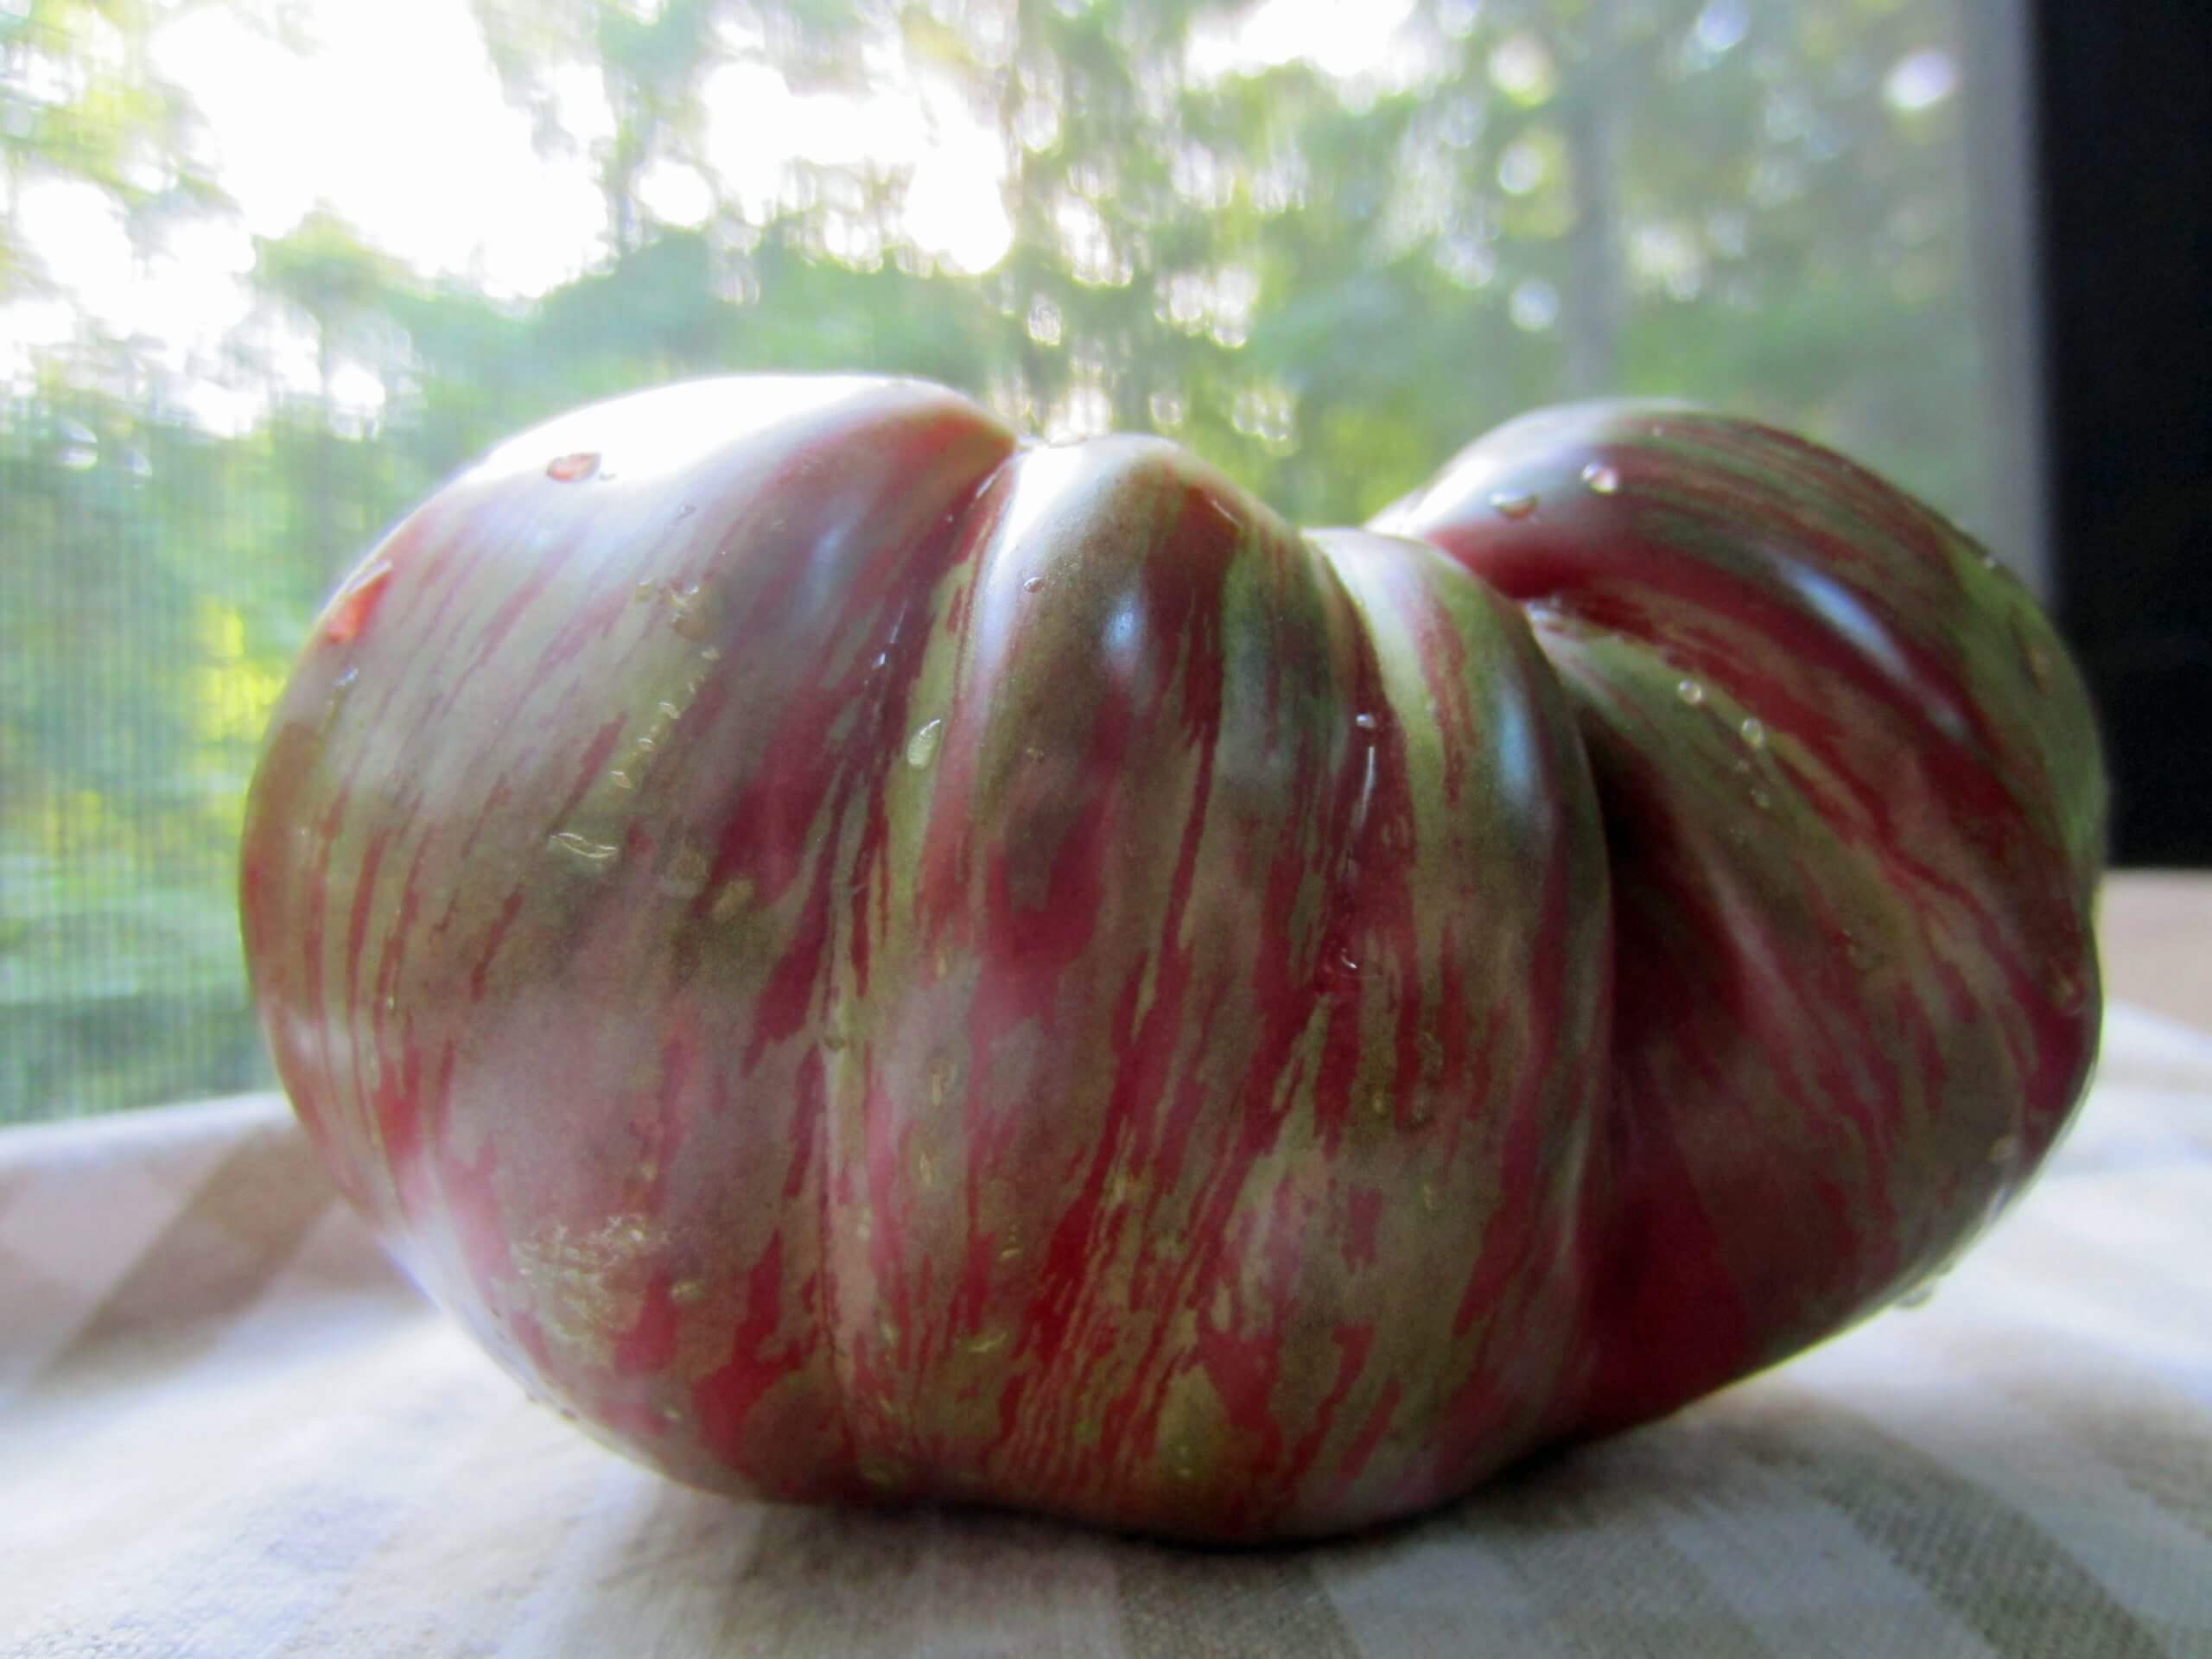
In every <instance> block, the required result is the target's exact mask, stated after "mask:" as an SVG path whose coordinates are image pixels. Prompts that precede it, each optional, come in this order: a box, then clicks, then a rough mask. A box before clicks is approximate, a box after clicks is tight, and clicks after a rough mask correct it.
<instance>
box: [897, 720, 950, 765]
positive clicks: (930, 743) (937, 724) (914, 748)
mask: <svg viewBox="0 0 2212 1659" xmlns="http://www.w3.org/2000/svg"><path fill="white" fill-rule="evenodd" d="M943 736H944V721H942V720H929V721H923V722H922V723H921V724H920V725H919V726H917V727H916V728H914V734H913V735H912V737H910V738H908V739H907V740H906V764H907V765H908V766H927V765H929V763H930V762H931V761H932V760H936V759H937V746H938V739H940V738H941V737H943Z"/></svg>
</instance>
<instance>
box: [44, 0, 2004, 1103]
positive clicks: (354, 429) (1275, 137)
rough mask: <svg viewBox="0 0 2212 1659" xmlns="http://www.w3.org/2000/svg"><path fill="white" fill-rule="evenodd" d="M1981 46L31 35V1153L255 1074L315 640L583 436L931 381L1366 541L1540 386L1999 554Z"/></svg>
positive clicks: (1501, 32)
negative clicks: (546, 433)
mask: <svg viewBox="0 0 2212 1659" xmlns="http://www.w3.org/2000/svg"><path fill="white" fill-rule="evenodd" d="M1957 29H1958V19H1957V18H1956V17H1955V16H1954V12H1953V8H1952V6H1951V4H1950V3H1948V0H1357V3H1332V0H1263V3H1260V4H1257V5H1243V6H1228V5H1192V4H1176V3H1167V0H1099V3H1084V0H1049V3H1034V0H1020V3H1008V0H973V3H969V0H934V3H899V0H881V3H876V4H870V5H845V4H839V3H834V0H794V3H791V4H790V5H787V6H777V5H773V4H765V3H764V4H747V3H733V0H662V3H658V4H656V3H652V0H557V3H552V4H542V3H535V0H378V3H375V4H373V5H370V4H363V3H358V0H251V3H249V0H237V3H219V0H200V3H191V4H188V3H182V0H102V3H90V0H0V64H3V65H4V77H3V78H0V375H4V401H3V402H0V550H4V558H5V588H4V601H0V617H4V623H3V624H0V626H4V639H3V640H0V1118H5V1117H40V1116H60V1115H66V1114H71V1113H79V1112H91V1111H99V1110H105V1109H113V1108H120V1107H131V1106H140V1105H147V1104H152V1103H162V1102H168V1101H175V1100H179V1099H182V1098H187V1097H189V1096H196V1095H204V1094H207V1093H211V1092H221V1091H230V1090H243V1089H248V1088H253V1087H257V1086H263V1085H264V1084H266V1083H267V1082H268V1081H269V1073H268V1071H267V1070H266V1066H265V1062H264V1059H263V1058H262V1054H261V1048H260V1042H259V1038H258V1035H257V1033H256V1031H255V1030H254V1028H253V1023H252V1020H251V1014H250V1013H249V1011H248V1008H247V1005H246V999H245V986H244V976H243V969H242V967H241V963H240V959H239V954H238V941H237V929H236V922H235V909H234V894H233V883H234V861H235V843H236V838H237V833H238V825H239V820H240V813H241V806H242V798H243V794H244V790H245V784H246V781H247V779H248V777H249V775H250V772H251V766H252V764H253V759H254V754H255V747H256V743H257V738H258V736H259V733H260V728H261V726H262V723H263V721H264V718H265V716H266V715H267V713H268V710H269V709H270V705H271V702H272V701H273V699H274V698H275V696H276V695H277V690H278V689H279V687H280V685H281V684H282V682H283V676H284V674H285V671H286V668H287V664H288V662H289V658H290V655H291V653H292V652H293V650H294V649H295V647H296V645H297V644H298V643H299V642H300V640H301V639H302V637H303V635H304V632H305V629H306V627H307V625H308V619H309V618H310V616H311V615H312V614H313V613H314V610H315V607H316V606H317V604H318V603H319V601H320V600H321V597H322V596H323V595H324V594H326V593H327V591H328V590H329V588H331V586H332V584H333V583H334V581H335V580H336V579H337V578H338V576H339V575H340V574H341V572H342V571H343V570H344V569H346V567H347V566H348V565H349V564H350V563H352V562H353V560H354V559H355V558H356V557H358V556H359V554H360V553H361V552H362V551H364V550H365V548H366V547H367V546H368V545H369V544H370V543H372V541H373V539H374V538H375V537H376V535H377V534H378V531H379V530H380V528H381V527H382V526H384V525H385V524H388V523H390V522H391V520H392V519H393V518H395V517H396V516H397V514H398V513H399V512H403V511H404V509H405V508H406V507H407V506H409V505H410V504H411V503H412V502H413V501H415V500H416V499H419V497H420V496H421V495H422V494H423V493H425V492H426V491H428V490H429V488H431V487H432V486H434V485H435V483H436V482H437V481H438V480H440V479H441V478H442V476H443V475H445V474H447V473H448V472H449V471H450V470H451V469H453V468H454V467H456V466H458V465H459V464H461V463H462V462H463V461H466V460H467V458H469V457H470V456H471V455H472V454H474V453H476V452H478V451H479V450H480V449H481V448H483V447H485V446H486V445H487V444H488V443H489V442H492V441H493V440H494V439H496V438H498V437H499V436H501V435H505V434H506V433H508V432H510V431H512V430H513V429H516V428H517V427H518V426H520V425H523V424H524V423H529V422H531V421H534V420H536V419H537V418H539V417H541V416H545V415H548V414H550V413H552V412H554V411H556V410H559V409H562V408H563V407H566V406H569V405H572V404H576V403H579V402H582V401H584V400H587V399H589V398H593V397H599V396H601V395H605V394H607V393H611V392H614V391H622V390H627V389H630V388H633V387H637V386H640V385H647V384H651V383H654V382H658V381H664V380H667V379H670V378H677V377H682V376H690V375H698V374H705V373H712V372H728V371H734V370H743V369H747V368H770V367H772V368H777V369H833V368H834V369H861V370H870V371H880V372H901V373H910V374H919V375H924V376H928V377H931V378H936V379H939V380H943V381H945V382H948V383H950V384H951V385H956V386H958V387H961V388H963V389H964V390H967V391H970V392H972V393H973V394H975V395H976V396H977V397H981V398H982V399H984V400H986V401H988V403H990V404H992V405H994V406H995V408H997V409H998V410H1001V412H1002V413H1004V414H1005V415H1007V416H1010V417H1012V418H1014V419H1015V420H1017V421H1019V422H1020V423H1024V424H1026V425H1027V426H1028V427H1030V428H1031V429H1035V430H1037V431H1039V432H1042V433H1045V434H1047V435H1053V436H1058V437H1069V436H1076V435H1082V434H1085V433H1090V432H1094V431H1102V430H1105V429H1137V430H1154V431H1159V432H1163V433H1166V434H1168V435H1173V436H1174V437H1176V438H1178V439H1179V440H1181V441H1183V442H1186V443H1188V444H1189V445H1191V446H1192V447H1193V448H1196V449H1198V450H1199V451H1200V452H1202V453H1203V454H1205V455H1206V456H1208V457H1209V458H1210V459H1211V460H1212V461H1215V462H1216V463H1217V464H1218V465H1220V466H1222V467H1224V468H1225V469H1226V470H1228V471H1229V472H1230V474H1233V475H1234V476H1236V477H1237V478H1238V479H1239V480H1242V481H1243V482H1244V483H1246V484H1247V485H1249V486H1251V487H1252V488H1253V489H1255V491H1257V492H1258V493H1261V494H1262V496H1263V497H1264V498H1265V499H1268V500H1269V501H1271V502H1272V503H1273V504H1274V505H1276V506H1277V507H1278V508H1280V509H1281V510H1282V511H1283V512H1286V513H1287V514H1289V515H1291V516H1293V517H1295V518H1301V519H1304V520H1306V521H1307V522H1314V523H1325V522H1346V521H1356V520H1357V519H1359V518H1363V517H1364V516H1365V515H1367V514H1368V513H1370V512H1373V511H1374V510H1376V508H1378V507H1379V506H1381V505H1383V504H1384V503H1385V502H1387V501H1389V500H1390V499H1392V498H1393V497H1394V496H1395V495H1396V494H1398V493H1401V492H1402V491H1403V490H1405V489H1406V488H1408V486H1411V485H1412V484H1413V483H1414V482H1415V481H1417V480H1419V479H1420V478H1421V477H1422V476H1423V475H1424V474H1427V472H1428V471H1429V470H1431V469H1432V468H1433V467H1434V466H1435V465H1436V464H1437V463H1438V462H1439V461H1441V460H1442V459H1444V458H1445V457H1446V455H1447V454H1450V453H1451V452H1452V450H1454V449H1455V448H1458V447H1459V445H1460V444H1462V443H1463V442H1465V441H1467V440H1468V439H1470V438H1471V437H1473V436H1474V435H1477V434H1478V433H1479V432H1480V431H1482V430H1483V429H1485V428H1486V427H1488V426H1489V425H1491V424H1492V423H1496V422H1497V421H1499V420H1502V419H1503V418H1505V417H1506V416H1510V415H1512V414H1514V413H1516V412H1517V411H1519V410H1522V409H1525V408H1527V407H1529V406H1531V405H1534V404H1540V403H1543V402H1548V401H1553V400H1558V399H1561V398H1569V397H1588V396H1596V395H1606V394H1612V393H1620V392H1627V393H1656V394H1666V395H1670V396H1681V397H1693V398H1695V399H1698V400H1700V401H1704V402H1707V403H1711V404H1717V405H1719V406H1723V407H1726V408H1728V409H1731V410H1736V411H1739V412H1743V413H1748V414H1752V415H1757V416H1765V417H1768V418H1770V419H1773V420H1777V421H1779V422H1782V423H1786V424H1789V425H1791V426H1795V427H1798V428H1801V429H1805V430H1808V431H1809V432H1810V433H1812V434H1814V435H1817V436H1819V437H1821V438H1823V439H1825V440H1827V441H1828V442H1834V443H1836V444H1838V445H1840V446H1842V447H1843V448H1847V450H1849V451H1851V452H1852V453H1853V454H1857V455H1859V456H1860V457H1862V458H1863V459H1866V460H1867V461H1871V462H1872V463H1873V464H1874V465H1875V466H1877V467H1880V468H1882V469H1884V470H1885V471H1887V472H1889V473H1891V474H1892V475H1894V476H1895V477H1896V478H1897V480H1899V481H1901V482H1903V483H1904V484H1905V485H1907V486H1910V487H1911V488H1913V489H1916V490H1917V491H1919V492H1921V493H1923V494H1925V495H1927V496H1928V497H1929V498H1931V499H1933V500H1934V501H1935V502H1936V503H1937V504H1938V505H1942V506H1943V507H1944V508H1946V509H1948V511H1949V512H1952V513H1953V514H1954V515H1955V516H1956V517H1958V518H1961V520H1963V521H1964V522H1965V523H1967V524H1968V525H1969V527H1979V528H1983V529H1985V530H1986V529H1987V528H1988V527H1989V526H1990V524H1991V523H1992V518H1993V512H1998V511H1999V510H2000V509H2001V507H2002V504H2003V499H2004V487H2005V486H2004V480H2003V479H2002V478H2001V477H1999V478H1997V479H1995V480H1993V478H1992V477H1991V476H1990V475H1989V474H1992V473H2001V472H2002V470H2003V469H2002V468H2001V467H1996V466H1995V465H1994V464H1993V456H1992V455H1991V454H1988V453H1986V450H1985V447H1984V443H1983V441H1982V440H1981V438H1980V432H1981V431H1982V429H1983V427H1984V423H1985V419H1984V417H1985V416H1986V410H1985V407H1984V403H1985V387H1986V386H1987V385H1989V384H1990V376H1989V374H1988V372H1986V368H1985V364H1984V360H1983V359H1984V357H1985V354H1986V353H1985V349H1984V343H1985V341H1986V339H1987V338H1988V332H1987V330H1986V328H1980V327H1978V326H1977V325H1978V321H1980V320H1979V319H1978V317H1977V315H1976V308H1975V306H1974V295H1975V294H1976V293H1977V292H1978V291H1980V289H1979V288H1978V285H1977V282H1976V279H1975V272H1974V269H1973V261H1972V259H1971V257H1970V256H1971V254H1972V252H1973V249H1974V237H1973V235H1972V234H1971V222H1972V219H1973V217H1974V216H1973V214H1972V213H1970V212H1969V208H1970V207H1972V206H1973V203H1972V202H1971V201H1970V200H1969V198H1970V192H1969V189H1968V180H1969V178H1970V177H1971V176H1974V175H1975V168H1974V167H1972V166H1970V165H1969V162H1970V161H1972V160H1973V158H1972V157H1971V156H1969V154H1968V149H1969V146H1968V144H1967V140H1966V137H1965V134H1966V132H1967V122H1966V121H1965V120H1964V119H1963V118H1962V110H1963V108H1964V106H1965V105H1966V104H1967V101H1968V99H1970V97H1971V96H1972V95H1973V92H1974V89H1973V88H1971V87H1962V86H1961V77H1962V74H1963V73H1964V71H1965V66H1966V62H1967V54H1966V53H1965V52H1964V51H1962V49H1961V44H1960V41H1959V39H1958V36H1957ZM2005 551H2007V552H2008V553H2010V552H2013V551H2015V550H2013V549H2011V548H2007V549H2005Z"/></svg>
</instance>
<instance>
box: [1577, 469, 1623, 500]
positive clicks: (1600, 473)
mask: <svg viewBox="0 0 2212 1659" xmlns="http://www.w3.org/2000/svg"><path fill="white" fill-rule="evenodd" d="M1582 481H1583V482H1584V483H1585V484H1586V485H1588V486H1590V493H1591V494H1592V495H1615V494H1618V493H1619V491H1620V487H1621V475H1620V474H1619V473H1618V472H1617V471H1615V470H1614V469H1613V468H1612V467H1608V466H1606V465H1605V462H1604V461H1592V462H1591V463H1590V464H1589V465H1588V466H1587V467H1584V468H1583V469H1582Z"/></svg>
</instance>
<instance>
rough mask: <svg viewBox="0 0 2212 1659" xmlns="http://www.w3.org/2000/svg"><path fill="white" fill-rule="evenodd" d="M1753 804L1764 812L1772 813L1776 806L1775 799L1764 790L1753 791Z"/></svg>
mask: <svg viewBox="0 0 2212 1659" xmlns="http://www.w3.org/2000/svg"><path fill="white" fill-rule="evenodd" d="M1751 804H1752V805H1753V806H1756V807H1757V808H1758V810H1760V811H1762V812H1765V811H1770V810H1772V808H1773V806H1774V797H1773V796H1771V795H1770V794H1768V793H1767V792H1766V791H1764V790H1763V789H1755V790H1753V791H1751Z"/></svg>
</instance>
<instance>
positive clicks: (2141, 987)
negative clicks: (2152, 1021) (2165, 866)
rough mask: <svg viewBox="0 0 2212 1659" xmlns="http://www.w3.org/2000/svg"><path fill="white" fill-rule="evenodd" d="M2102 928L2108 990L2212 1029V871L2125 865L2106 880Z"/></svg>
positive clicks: (2099, 920) (2099, 924) (2100, 915)
mask: <svg viewBox="0 0 2212 1659" xmlns="http://www.w3.org/2000/svg"><path fill="white" fill-rule="evenodd" d="M2097 933H2098V938H2099V943H2100V944H2101V949H2102V954H2103V957H2104V964H2105V989H2106V994H2107V995H2109V996H2110V997H2112V998H2113V1000H2114V1001H2121V1002H2133V1004H2135V1005H2136V1006H2137V1007H2144V1008H2150V1009H2152V1010H2153V1011H2154V1012H2156V1013H2158V1014H2164V1015H2165V1016H2166V1017H2167V1018H2169V1019H2171V1020H2183V1021H2184V1022H2185V1023H2187V1024H2190V1025H2193V1026H2195V1027H2196V1028H2197V1029H2198V1030H2200V1031H2212V874H2205V873H2203V872H2201V871H2177V870H2123V871H2121V872H2120V873H2119V874H2116V875H2113V876H2112V877H2111V878H2110V879H2109V880H2107V881H2106V883H2105V887H2104V893H2103V897H2102V899H2101V902H2100V904H2099V906H2098V916H2097Z"/></svg>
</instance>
